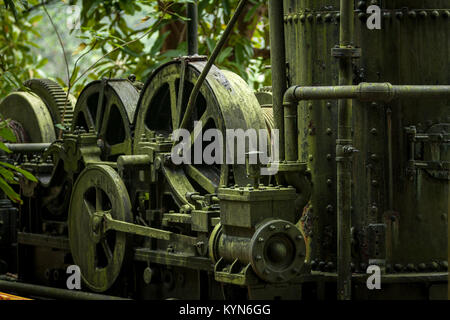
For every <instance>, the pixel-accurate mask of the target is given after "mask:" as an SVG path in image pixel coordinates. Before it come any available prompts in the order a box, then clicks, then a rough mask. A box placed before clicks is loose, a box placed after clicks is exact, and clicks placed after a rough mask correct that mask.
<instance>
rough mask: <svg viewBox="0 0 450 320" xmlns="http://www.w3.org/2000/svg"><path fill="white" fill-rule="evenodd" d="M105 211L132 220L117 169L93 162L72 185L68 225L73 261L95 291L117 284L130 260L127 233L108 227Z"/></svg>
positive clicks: (113, 216)
mask: <svg viewBox="0 0 450 320" xmlns="http://www.w3.org/2000/svg"><path fill="white" fill-rule="evenodd" d="M105 215H108V216H110V217H111V218H112V219H115V220H120V221H124V222H131V221H132V214H131V202H130V199H129V197H128V193H127V190H126V187H125V185H124V184H123V182H122V180H121V179H120V176H119V175H118V174H117V173H116V171H114V169H112V168H111V167H108V166H105V165H96V166H91V167H88V168H86V169H85V170H84V171H83V172H82V173H81V174H80V176H79V177H78V179H77V181H76V183H75V186H74V188H73V192H72V198H71V201H70V207H69V219H68V227H69V241H70V249H71V252H72V256H73V259H74V262H75V264H76V265H78V266H79V267H80V269H81V274H82V278H83V280H84V282H85V284H86V285H87V286H88V287H89V288H90V289H91V290H93V291H96V292H104V291H106V290H108V289H109V288H111V286H112V285H113V284H114V282H115V281H116V279H117V278H118V276H119V274H120V271H121V269H122V264H123V263H124V262H126V261H127V257H126V256H127V253H128V252H129V250H128V249H129V245H130V239H129V235H127V234H126V233H120V232H116V231H114V230H108V231H105V229H104V228H103V221H104V216H105ZM128 260H129V257H128Z"/></svg>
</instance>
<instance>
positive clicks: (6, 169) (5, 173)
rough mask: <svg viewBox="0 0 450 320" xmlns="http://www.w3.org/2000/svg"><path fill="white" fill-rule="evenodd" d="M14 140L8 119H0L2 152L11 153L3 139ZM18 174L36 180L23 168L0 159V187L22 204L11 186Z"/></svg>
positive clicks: (14, 200) (15, 182)
mask: <svg viewBox="0 0 450 320" xmlns="http://www.w3.org/2000/svg"><path fill="white" fill-rule="evenodd" d="M1 140H3V141H8V142H16V136H15V135H14V133H13V132H12V130H11V129H10V128H9V126H8V121H4V120H2V121H0V149H1V150H3V152H6V153H11V150H9V149H8V147H7V146H6V145H5V143H4V142H3V141H1ZM19 176H23V177H24V178H25V179H28V180H30V181H33V182H37V179H36V177H34V176H33V175H32V174H31V173H29V172H28V171H26V170H23V169H21V168H19V167H17V166H14V165H12V164H10V163H7V162H4V161H0V189H1V190H2V191H3V192H4V193H5V194H6V195H7V196H8V197H9V198H10V199H11V200H12V201H13V202H16V203H20V204H22V199H21V198H20V195H19V194H18V193H17V192H16V191H15V190H14V189H13V188H12V187H11V185H14V184H17V183H18V180H19Z"/></svg>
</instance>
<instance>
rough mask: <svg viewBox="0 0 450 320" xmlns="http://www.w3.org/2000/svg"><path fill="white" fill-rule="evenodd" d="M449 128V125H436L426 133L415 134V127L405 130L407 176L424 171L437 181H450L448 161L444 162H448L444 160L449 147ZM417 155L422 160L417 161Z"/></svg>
mask: <svg viewBox="0 0 450 320" xmlns="http://www.w3.org/2000/svg"><path fill="white" fill-rule="evenodd" d="M449 127H450V125H449V124H436V125H434V126H432V127H431V128H430V130H429V132H427V133H417V129H416V127H415V126H410V127H406V128H405V132H406V135H407V139H408V143H409V160H408V169H407V173H408V174H409V175H412V174H413V173H414V172H416V170H418V169H424V170H427V172H428V173H429V174H430V175H431V176H433V177H435V178H437V179H444V180H450V161H445V160H450V159H447V158H446V157H448V155H449V151H448V150H449V145H450V133H448V129H449ZM435 131H438V132H435ZM418 153H421V154H422V157H423V158H424V159H417V158H416V157H417V154H418ZM419 157H420V156H419ZM425 158H427V159H425ZM430 158H431V159H430ZM442 158H444V159H442ZM443 160H444V161H443Z"/></svg>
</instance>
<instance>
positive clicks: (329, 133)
mask: <svg viewBox="0 0 450 320" xmlns="http://www.w3.org/2000/svg"><path fill="white" fill-rule="evenodd" d="M332 133H333V130H331V128H327V135H329V136H331V134H332Z"/></svg>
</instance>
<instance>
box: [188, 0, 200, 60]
mask: <svg viewBox="0 0 450 320" xmlns="http://www.w3.org/2000/svg"><path fill="white" fill-rule="evenodd" d="M187 17H188V18H189V21H188V23H187V45H188V55H189V56H193V55H194V54H198V5H197V0H195V1H194V2H190V3H188V4H187Z"/></svg>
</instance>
